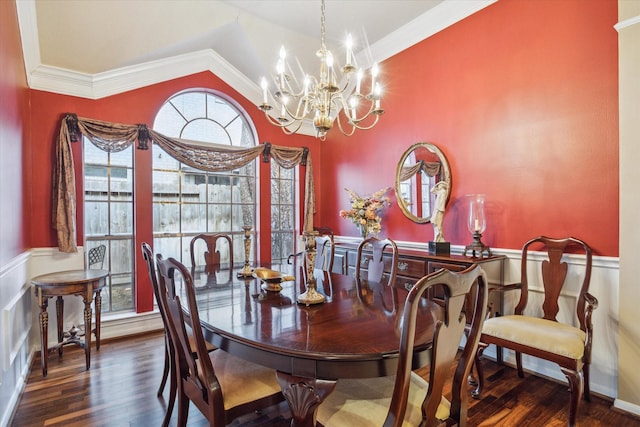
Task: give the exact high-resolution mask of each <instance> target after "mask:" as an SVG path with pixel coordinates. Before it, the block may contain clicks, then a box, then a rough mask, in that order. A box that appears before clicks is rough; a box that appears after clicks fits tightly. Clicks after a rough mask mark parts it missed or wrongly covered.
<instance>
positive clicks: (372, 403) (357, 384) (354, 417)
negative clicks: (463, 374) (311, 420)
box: [316, 373, 451, 427]
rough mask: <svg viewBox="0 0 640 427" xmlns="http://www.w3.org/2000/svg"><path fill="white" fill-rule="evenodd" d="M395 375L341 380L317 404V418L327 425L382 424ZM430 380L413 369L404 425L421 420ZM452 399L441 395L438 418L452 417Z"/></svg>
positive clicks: (341, 426) (368, 425) (418, 422)
mask: <svg viewBox="0 0 640 427" xmlns="http://www.w3.org/2000/svg"><path fill="white" fill-rule="evenodd" d="M394 385H395V376H389V377H380V378H364V379H341V380H338V383H337V384H336V388H335V390H334V391H333V392H332V393H331V394H329V395H328V396H327V398H326V399H325V401H324V402H322V404H321V405H320V406H319V407H318V412H317V414H316V420H317V421H318V422H320V423H321V424H322V425H324V426H325V427H345V426H349V427H358V426H362V427H373V426H381V425H382V423H384V420H385V418H386V417H387V412H388V410H389V406H390V404H391V396H392V394H393V387H394ZM428 387H429V383H428V382H427V381H425V380H424V379H423V378H422V377H420V376H418V375H416V374H414V373H412V374H411V385H410V388H409V402H408V405H407V412H406V413H405V417H404V423H403V424H402V425H403V426H407V427H408V426H417V425H420V423H421V422H422V402H423V401H424V398H425V396H426V395H427V389H428ZM450 408H451V403H450V402H449V401H448V400H447V399H445V398H444V397H443V398H442V400H441V402H440V405H439V406H438V411H437V413H436V418H438V419H440V420H445V419H447V418H448V417H449V411H450Z"/></svg>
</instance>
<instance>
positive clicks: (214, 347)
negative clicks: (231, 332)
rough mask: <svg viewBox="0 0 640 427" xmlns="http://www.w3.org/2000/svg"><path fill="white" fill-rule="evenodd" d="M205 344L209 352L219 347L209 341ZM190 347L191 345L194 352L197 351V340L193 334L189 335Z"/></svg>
mask: <svg viewBox="0 0 640 427" xmlns="http://www.w3.org/2000/svg"><path fill="white" fill-rule="evenodd" d="M204 346H205V348H206V349H207V351H209V352H211V351H213V350H217V349H218V347H216V346H215V345H213V344H211V343H210V342H209V341H205V342H204ZM189 347H191V352H192V353H195V352H196V342H195V338H194V337H193V335H189Z"/></svg>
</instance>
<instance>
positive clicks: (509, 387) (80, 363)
mask: <svg viewBox="0 0 640 427" xmlns="http://www.w3.org/2000/svg"><path fill="white" fill-rule="evenodd" d="M163 346H164V342H163V335H162V333H160V332H158V333H153V334H146V335H140V336H135V337H129V338H126V339H118V340H111V341H103V343H102V345H101V348H100V351H95V349H92V350H93V351H92V352H91V369H90V370H89V371H85V367H84V353H83V351H82V349H81V348H80V347H78V346H70V347H65V351H64V355H63V357H62V358H61V359H60V358H58V356H57V354H52V355H50V356H49V375H48V377H47V378H43V377H42V370H41V368H40V357H39V355H38V356H36V357H35V358H34V361H33V366H32V367H31V372H30V374H29V378H28V382H27V385H26V387H25V390H24V393H23V395H22V398H21V400H20V402H19V406H18V408H17V411H16V413H15V414H14V417H13V421H12V423H11V424H10V425H12V426H16V427H18V426H109V427H111V426H145V427H146V426H159V425H160V424H161V422H162V418H163V416H164V412H165V408H166V401H165V400H164V399H159V398H157V397H156V390H157V387H158V385H159V381H160V376H161V373H162V364H163V360H164V359H163V348H164V347H163ZM484 366H485V367H486V369H485V370H486V371H487V381H486V383H487V386H486V390H485V392H484V395H483V399H482V400H478V401H476V400H473V399H470V402H469V403H470V405H469V406H470V407H469V421H468V424H467V425H468V426H469V427H475V426H483V427H485V426H518V427H520V426H535V427H540V426H566V425H567V409H566V408H567V404H568V401H569V396H568V391H567V387H566V386H564V385H562V384H558V383H556V382H553V381H549V380H546V379H543V378H539V377H536V376H533V375H526V376H525V378H524V379H521V378H518V376H517V374H516V372H515V369H512V368H509V367H498V366H497V365H496V364H495V363H491V362H487V361H485V365H484ZM425 373H426V372H421V374H425ZM164 398H165V399H166V398H168V387H167V388H166V389H165V393H164ZM176 415H177V408H176V409H175V410H174V415H173V418H172V422H173V424H172V425H175V420H176ZM288 417H289V412H288V409H287V406H286V404H281V405H279V406H277V407H273V408H270V409H269V410H266V411H263V413H261V414H250V415H247V416H245V417H243V418H241V419H237V420H235V421H234V422H233V423H232V424H231V426H233V427H240V426H243V427H251V426H265V427H280V426H288V425H289V421H288ZM204 425H207V423H206V421H205V420H204V418H203V417H202V416H201V415H200V413H199V412H198V410H197V408H195V407H194V406H193V405H192V406H191V407H190V411H189V426H204ZM578 425H579V426H581V427H595V426H616V427H626V426H629V427H631V426H640V419H639V418H634V417H632V416H630V415H627V414H624V413H622V412H619V411H616V410H613V409H611V402H610V401H608V400H605V399H601V398H598V397H596V396H593V397H592V401H591V402H590V403H589V402H584V401H583V402H582V405H581V407H580V413H579V414H578ZM345 427H348V426H345Z"/></svg>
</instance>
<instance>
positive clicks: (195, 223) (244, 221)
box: [153, 89, 257, 262]
mask: <svg viewBox="0 0 640 427" xmlns="http://www.w3.org/2000/svg"><path fill="white" fill-rule="evenodd" d="M153 129H154V130H156V131H158V132H160V133H162V134H164V135H167V136H170V137H176V138H181V139H186V140H190V141H194V142H196V141H197V142H199V143H203V144H216V145H221V146H232V147H251V146H255V145H256V133H255V130H254V128H253V126H252V124H251V123H250V122H249V121H248V119H247V116H246V114H245V113H244V112H243V111H242V110H241V109H240V107H239V106H237V105H236V104H235V103H233V102H232V101H231V100H229V99H227V98H226V97H224V96H223V95H221V94H218V93H215V92H212V91H208V90H204V89H193V90H187V91H183V92H180V93H178V94H176V95H174V96H172V97H171V98H170V99H168V100H167V101H166V102H165V103H164V105H163V106H162V107H161V108H160V110H159V111H158V114H157V115H156V118H155V121H154V123H153ZM256 169H257V168H256V164H255V162H252V163H250V164H248V165H247V166H244V167H242V168H239V169H235V170H232V171H225V172H206V171H202V170H198V169H195V168H193V167H191V166H188V165H186V164H184V163H181V162H180V161H178V160H176V159H174V158H172V157H171V156H169V155H168V154H167V153H166V152H165V151H164V150H162V149H161V148H159V147H158V146H156V145H154V146H153V234H154V250H155V251H156V253H163V254H174V255H173V256H174V257H176V258H178V256H177V254H181V261H182V262H187V260H189V242H190V241H191V239H192V238H193V236H195V235H196V234H199V233H212V232H216V233H226V234H230V235H232V237H233V242H234V243H233V245H234V255H235V254H238V255H235V256H234V258H235V259H236V260H238V261H243V260H244V243H243V237H244V234H243V233H244V232H243V228H242V227H243V226H245V225H249V226H251V227H252V229H253V231H254V232H255V224H256V220H257V218H256ZM252 241H253V242H254V245H255V239H252ZM254 247H255V246H254ZM252 252H255V251H252ZM221 255H222V260H221V261H222V262H225V261H227V259H226V256H227V254H226V253H225V252H224V249H223V252H222V253H221ZM239 255H240V256H239ZM252 255H253V254H252Z"/></svg>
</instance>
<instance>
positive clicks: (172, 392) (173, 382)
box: [162, 346, 180, 427]
mask: <svg viewBox="0 0 640 427" xmlns="http://www.w3.org/2000/svg"><path fill="white" fill-rule="evenodd" d="M169 348H170V350H169V375H170V378H169V402H168V405H167V413H166V414H165V416H164V422H163V423H162V427H167V426H168V425H169V421H170V420H171V414H173V407H174V405H175V402H176V392H177V390H178V368H177V366H176V361H175V354H171V350H172V346H169ZM178 405H179V404H178ZM179 411H180V408H179V406H178V413H179Z"/></svg>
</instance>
